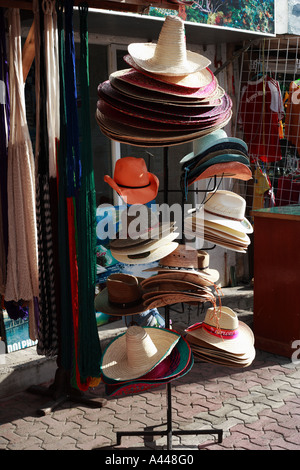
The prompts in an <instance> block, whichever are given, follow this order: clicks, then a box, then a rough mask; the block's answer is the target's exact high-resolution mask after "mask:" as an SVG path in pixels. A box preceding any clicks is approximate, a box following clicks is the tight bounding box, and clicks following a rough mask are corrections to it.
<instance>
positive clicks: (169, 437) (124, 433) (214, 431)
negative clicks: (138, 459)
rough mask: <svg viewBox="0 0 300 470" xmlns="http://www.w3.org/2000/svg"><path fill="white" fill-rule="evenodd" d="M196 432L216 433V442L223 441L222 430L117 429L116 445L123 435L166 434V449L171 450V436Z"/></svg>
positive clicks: (196, 433) (195, 433)
mask: <svg viewBox="0 0 300 470" xmlns="http://www.w3.org/2000/svg"><path fill="white" fill-rule="evenodd" d="M198 434H202V435H203V434H205V435H206V434H208V435H213V434H216V435H217V436H218V440H217V443H218V444H220V443H221V442H222V441H223V430H222V429H212V430H205V429H200V430H191V431H190V430H172V431H170V430H168V429H166V430H165V431H146V430H145V431H128V432H126V431H118V432H117V445H120V444H121V439H122V437H123V436H167V449H168V450H172V436H173V435H174V436H187V435H198Z"/></svg>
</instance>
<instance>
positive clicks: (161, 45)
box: [128, 16, 211, 75]
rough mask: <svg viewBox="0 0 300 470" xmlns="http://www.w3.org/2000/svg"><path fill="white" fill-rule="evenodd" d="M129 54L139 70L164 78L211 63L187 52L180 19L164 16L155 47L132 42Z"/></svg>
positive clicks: (193, 70) (195, 70) (202, 57)
mask: <svg viewBox="0 0 300 470" xmlns="http://www.w3.org/2000/svg"><path fill="white" fill-rule="evenodd" d="M128 52H129V54H130V55H131V57H132V58H133V60H134V61H135V62H136V64H137V65H138V66H139V67H141V68H142V69H144V70H146V71H148V72H151V73H158V74H164V75H188V74H190V73H194V72H197V71H198V70H202V69H204V68H206V67H208V66H209V65H210V63H211V62H210V60H209V59H207V58H206V57H204V56H202V55H200V54H197V53H195V52H191V51H188V50H187V49H186V38H185V29H184V22H183V21H182V19H181V18H180V17H179V16H167V17H166V19H165V21H164V23H163V26H162V29H161V32H160V34H159V38H158V41H157V44H155V43H132V44H130V45H129V46H128Z"/></svg>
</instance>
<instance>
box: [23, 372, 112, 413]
mask: <svg viewBox="0 0 300 470" xmlns="http://www.w3.org/2000/svg"><path fill="white" fill-rule="evenodd" d="M69 384H70V375H69V373H68V372H67V371H65V370H63V369H61V368H58V369H57V371H56V374H55V380H54V383H53V384H52V385H50V387H43V386H41V385H32V386H31V387H29V388H28V389H27V392H29V393H33V394H35V395H41V396H47V397H51V400H50V401H49V402H48V403H46V404H45V405H44V406H43V407H42V408H39V409H38V410H37V413H38V415H39V416H45V415H48V414H50V413H52V412H53V411H55V410H56V409H57V408H58V407H59V406H61V405H62V404H63V403H66V402H70V401H71V402H74V403H81V404H84V405H87V406H90V407H92V408H102V407H103V406H105V405H106V403H107V400H106V399H105V398H88V397H86V396H85V395H84V394H83V393H82V392H81V391H80V390H77V389H75V388H72V387H71V386H70V385H69Z"/></svg>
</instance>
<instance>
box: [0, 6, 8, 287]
mask: <svg viewBox="0 0 300 470" xmlns="http://www.w3.org/2000/svg"><path fill="white" fill-rule="evenodd" d="M0 84H1V85H2V87H3V88H2V87H1V89H0V294H2V295H3V294H4V293H5V284H6V265H7V250H8V214H7V146H8V139H9V122H10V110H9V75H8V63H7V54H6V38H5V21H4V9H3V8H0Z"/></svg>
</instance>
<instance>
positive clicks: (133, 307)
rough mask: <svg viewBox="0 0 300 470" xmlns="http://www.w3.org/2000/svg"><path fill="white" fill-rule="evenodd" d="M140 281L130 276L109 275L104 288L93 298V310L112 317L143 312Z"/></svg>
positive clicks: (140, 279) (122, 274) (120, 274)
mask: <svg viewBox="0 0 300 470" xmlns="http://www.w3.org/2000/svg"><path fill="white" fill-rule="evenodd" d="M142 280H143V278H138V277H136V276H132V275H131V274H124V273H115V274H111V275H110V276H108V278H107V281H106V287H105V288H104V289H103V290H102V291H101V292H99V294H98V295H97V296H96V298H95V301H94V305H95V310H96V311H97V312H102V313H106V314H107V315H113V316H122V315H134V314H136V313H142V312H144V311H145V310H146V309H145V308H144V305H143V298H142V295H143V289H142V287H141V284H140V283H141V281H142Z"/></svg>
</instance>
